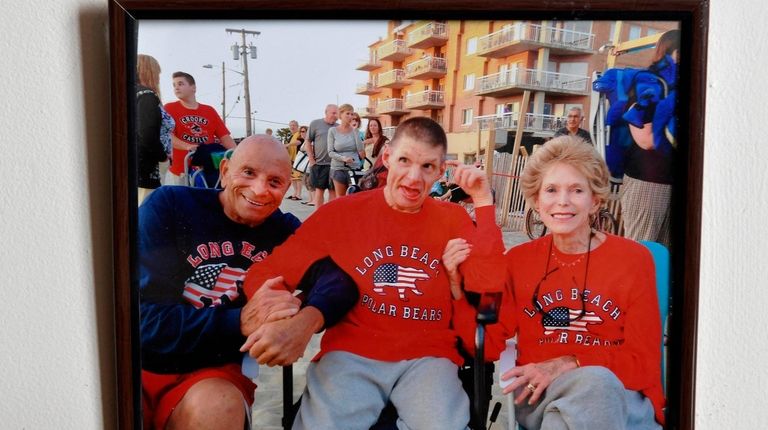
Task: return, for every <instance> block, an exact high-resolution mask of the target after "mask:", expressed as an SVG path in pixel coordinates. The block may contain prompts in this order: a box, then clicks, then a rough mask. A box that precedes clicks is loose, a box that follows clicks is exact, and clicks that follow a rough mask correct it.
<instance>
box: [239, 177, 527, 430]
mask: <svg viewBox="0 0 768 430" xmlns="http://www.w3.org/2000/svg"><path fill="white" fill-rule="evenodd" d="M306 194H307V191H306V190H304V196H305V197H306ZM280 209H282V210H283V212H290V213H292V214H294V215H296V216H297V217H298V218H299V219H301V220H302V221H303V220H305V219H307V217H308V216H310V215H311V214H312V212H313V211H314V208H313V207H309V206H306V205H302V204H300V203H299V202H297V201H293V200H288V199H285V200H283V204H282V205H281V206H280ZM503 235H504V244H505V245H506V247H507V248H509V247H511V246H514V245H516V244H519V243H522V242H525V241H527V240H528V238H527V237H526V236H525V234H524V233H521V232H504V233H503ZM321 336H322V334H318V335H315V336H314V337H313V338H312V341H311V342H310V344H309V346H308V347H307V351H306V352H305V354H304V357H302V358H301V359H300V360H299V361H298V362H297V363H296V364H294V366H293V380H294V383H293V385H294V388H293V396H294V401H295V400H297V399H298V398H299V396H300V395H301V392H302V391H303V390H304V378H305V374H306V369H307V365H308V364H309V360H311V359H312V357H314V355H315V354H316V353H317V351H318V350H319V346H320V337H321ZM497 367H498V363H497ZM259 372H260V374H259V379H258V381H257V384H258V389H257V390H256V400H255V402H254V406H253V427H252V428H253V429H254V430H256V429H259V430H279V429H282V427H281V425H280V421H281V419H282V415H283V412H282V408H283V401H282V399H283V391H282V390H283V383H282V368H281V367H266V366H261V367H260V369H259ZM496 380H498V375H494V381H496ZM495 402H501V404H502V410H501V413H500V414H499V419H498V420H497V421H496V423H495V424H494V425H493V428H494V429H506V428H507V405H506V401H504V398H503V397H502V396H501V391H500V389H499V386H498V384H494V387H493V400H492V405H491V408H492V407H493V403H495Z"/></svg>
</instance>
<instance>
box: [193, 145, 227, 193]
mask: <svg viewBox="0 0 768 430" xmlns="http://www.w3.org/2000/svg"><path fill="white" fill-rule="evenodd" d="M231 153H232V150H227V149H226V148H225V147H224V146H223V145H221V144H219V143H211V144H206V145H199V146H198V147H197V149H195V150H193V151H189V152H188V153H187V156H186V157H185V159H184V165H185V166H186V169H187V172H186V177H187V185H189V186H190V187H196V188H220V185H221V184H220V182H221V178H220V177H219V176H220V175H219V165H220V164H221V160H222V159H224V158H225V157H227V158H228V157H229V156H231Z"/></svg>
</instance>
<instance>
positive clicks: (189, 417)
mask: <svg viewBox="0 0 768 430" xmlns="http://www.w3.org/2000/svg"><path fill="white" fill-rule="evenodd" d="M221 173H222V184H223V187H224V189H223V190H215V189H204V188H191V187H183V186H165V187H160V188H159V189H157V190H156V191H155V192H154V193H152V194H151V195H150V197H149V198H147V200H145V202H144V204H142V206H141V207H140V208H139V225H138V244H139V247H138V250H139V255H138V258H139V288H140V328H141V333H140V334H141V366H142V402H143V415H144V416H143V421H144V428H145V429H151V428H157V429H165V428H184V429H196V428H200V429H209V428H237V429H242V428H244V426H245V425H246V424H247V422H248V420H249V416H250V407H251V405H252V403H253V399H254V389H255V388H256V386H255V385H254V383H253V382H252V381H251V380H250V379H249V378H248V377H246V376H245V375H243V371H242V369H241V363H242V362H243V353H241V352H240V351H239V348H240V346H241V345H242V344H243V343H244V341H245V339H246V337H245V335H247V334H250V333H251V332H252V331H253V330H255V328H254V327H252V326H249V323H248V321H251V320H257V321H274V320H277V319H281V318H284V317H287V316H291V315H293V314H295V313H297V312H298V311H299V306H300V305H301V301H300V300H299V299H296V298H293V297H282V296H281V295H285V294H286V292H285V291H284V289H279V288H261V289H260V292H261V291H263V293H262V294H261V295H258V296H254V297H253V298H252V299H251V300H250V301H246V297H245V295H244V294H243V292H242V283H243V278H244V276H245V271H246V270H247V269H248V267H250V266H251V265H252V264H259V262H260V261H262V260H263V259H264V258H265V257H266V256H267V255H268V254H269V253H271V251H272V249H273V248H274V247H275V246H277V245H279V244H280V243H282V242H283V241H285V240H286V238H287V237H288V236H290V235H291V234H293V232H294V231H295V230H296V229H297V228H298V227H299V224H300V222H299V220H298V219H297V218H296V217H295V216H293V215H291V214H286V213H283V212H281V211H280V209H279V206H280V203H281V202H282V200H283V197H284V195H285V193H286V192H287V190H288V187H289V185H290V173H291V166H290V161H289V159H288V153H287V152H286V151H285V149H284V148H283V147H282V145H280V144H279V143H278V142H277V141H275V140H274V139H272V138H270V137H268V136H266V135H258V136H251V137H249V138H247V139H245V140H244V141H242V142H241V143H240V145H239V146H238V147H237V149H236V150H235V151H234V153H233V155H232V158H231V159H229V160H224V161H223V162H222V166H221ZM268 282H270V283H273V284H276V285H277V284H279V283H280V282H281V280H280V279H279V278H275V279H271V280H269V281H268ZM302 284H304V287H305V288H304V289H305V291H306V290H308V289H309V288H310V287H312V289H311V293H310V295H309V297H308V299H307V301H306V303H305V304H304V306H310V307H314V308H316V309H317V310H318V311H319V312H320V314H322V316H323V320H324V324H325V325H332V324H333V323H334V322H336V321H338V319H340V318H341V316H342V315H343V314H344V313H346V310H347V309H349V308H350V307H351V306H352V305H353V304H354V303H355V302H356V300H357V297H356V295H355V291H356V289H355V287H354V284H353V283H352V282H351V280H350V279H349V278H348V276H347V275H346V274H344V272H342V271H341V270H340V269H338V267H337V266H335V265H334V264H333V263H332V262H330V260H326V261H320V262H318V263H316V264H315V265H314V266H313V267H312V269H311V270H310V271H309V272H308V273H307V275H306V276H305V277H304V279H303V280H302ZM350 292H351V294H350ZM244 334H245V335H244ZM302 341H303V339H301V340H299V341H297V343H299V344H300V343H301V342H302ZM299 347H301V346H297V347H296V348H299ZM270 364H271V363H270ZM276 364H281V363H276Z"/></svg>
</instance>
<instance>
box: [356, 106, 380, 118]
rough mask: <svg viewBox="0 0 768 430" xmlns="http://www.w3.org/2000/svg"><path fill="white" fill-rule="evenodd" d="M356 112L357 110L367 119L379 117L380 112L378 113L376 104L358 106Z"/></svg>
mask: <svg viewBox="0 0 768 430" xmlns="http://www.w3.org/2000/svg"><path fill="white" fill-rule="evenodd" d="M355 112H357V113H358V114H359V115H360V116H361V117H362V118H365V119H371V118H378V117H379V114H378V113H376V106H364V107H358V108H357V109H356V110H355Z"/></svg>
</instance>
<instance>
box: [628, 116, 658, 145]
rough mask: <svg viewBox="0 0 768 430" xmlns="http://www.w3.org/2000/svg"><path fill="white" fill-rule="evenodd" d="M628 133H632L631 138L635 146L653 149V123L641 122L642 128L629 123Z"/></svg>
mask: <svg viewBox="0 0 768 430" xmlns="http://www.w3.org/2000/svg"><path fill="white" fill-rule="evenodd" d="M629 133H630V134H631V135H632V139H633V140H634V141H635V143H636V144H637V146H639V147H641V148H643V149H645V150H646V151H650V150H651V149H653V123H650V122H649V123H645V124H643V128H639V127H635V126H634V125H632V124H630V125H629Z"/></svg>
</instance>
